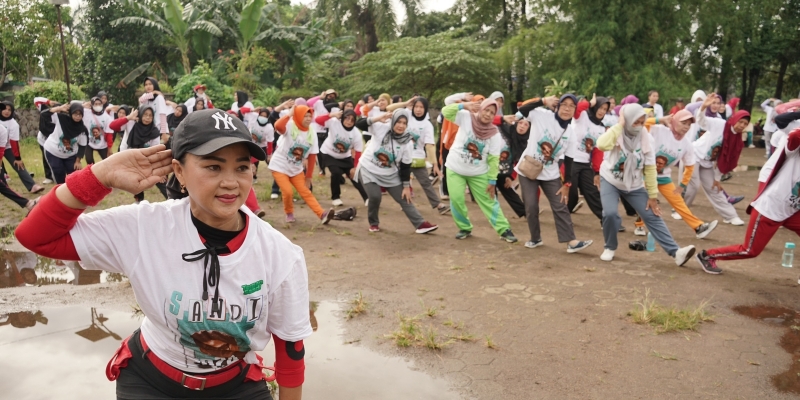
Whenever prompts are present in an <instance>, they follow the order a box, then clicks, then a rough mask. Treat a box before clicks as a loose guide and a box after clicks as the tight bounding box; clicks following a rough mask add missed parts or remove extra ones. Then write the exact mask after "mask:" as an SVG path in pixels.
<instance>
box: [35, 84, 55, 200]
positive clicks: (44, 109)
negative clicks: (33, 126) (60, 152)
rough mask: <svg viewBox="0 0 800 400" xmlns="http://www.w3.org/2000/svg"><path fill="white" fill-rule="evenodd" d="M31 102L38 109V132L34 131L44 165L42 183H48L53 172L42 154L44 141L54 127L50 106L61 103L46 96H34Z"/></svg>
mask: <svg viewBox="0 0 800 400" xmlns="http://www.w3.org/2000/svg"><path fill="white" fill-rule="evenodd" d="M33 102H34V106H35V107H36V109H37V110H39V132H37V133H36V141H37V142H38V143H39V150H40V151H41V152H42V167H44V178H45V179H44V181H42V184H43V185H48V184H51V183H53V172H52V171H51V170H50V164H48V163H47V157H45V155H44V142H45V141H47V137H48V136H50V134H51V133H53V131H54V130H55V129H56V124H54V123H53V113H52V112H50V107H58V106H60V105H61V103H57V102H51V101H50V99H48V98H46V97H35V98H34V99H33Z"/></svg>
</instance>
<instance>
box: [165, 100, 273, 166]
mask: <svg viewBox="0 0 800 400" xmlns="http://www.w3.org/2000/svg"><path fill="white" fill-rule="evenodd" d="M236 143H242V144H244V145H246V146H247V149H248V150H250V155H251V156H252V157H254V158H256V159H258V160H261V161H264V160H266V159H267V154H266V153H264V150H263V149H262V148H261V147H258V145H257V144H255V143H254V142H253V138H252V136H251V135H250V131H249V130H248V129H247V126H245V124H244V122H242V121H241V120H240V119H239V118H236V117H235V116H233V115H231V114H228V113H226V112H224V111H222V110H220V109H218V108H212V109H207V110H200V111H195V112H193V113H191V114H189V115H188V116H186V118H185V119H184V120H183V121H182V122H181V123H180V125H178V127H177V128H176V129H175V133H174V134H173V136H172V157H173V158H175V159H180V158H182V157H183V156H184V155H185V154H186V153H190V154H194V155H196V156H206V155H209V154H211V153H213V152H215V151H217V150H219V149H221V148H223V147H226V146H230V145H232V144H236Z"/></svg>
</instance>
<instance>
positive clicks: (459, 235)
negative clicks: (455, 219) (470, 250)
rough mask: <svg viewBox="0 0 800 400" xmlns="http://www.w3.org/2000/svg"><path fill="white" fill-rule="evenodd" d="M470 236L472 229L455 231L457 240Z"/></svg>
mask: <svg viewBox="0 0 800 400" xmlns="http://www.w3.org/2000/svg"><path fill="white" fill-rule="evenodd" d="M470 236H472V231H458V233H456V239H458V240H464V239H466V238H468V237H470Z"/></svg>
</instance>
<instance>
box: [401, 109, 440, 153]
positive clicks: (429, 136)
mask: <svg viewBox="0 0 800 400" xmlns="http://www.w3.org/2000/svg"><path fill="white" fill-rule="evenodd" d="M426 117H427V115H426ZM408 132H409V133H410V134H411V140H413V141H414V151H413V153H412V155H411V157H412V158H416V159H419V158H422V159H424V158H426V156H425V145H428V144H436V141H435V140H434V138H433V125H432V124H431V121H429V120H428V119H423V120H422V121H417V119H416V118H414V116H411V120H410V121H408Z"/></svg>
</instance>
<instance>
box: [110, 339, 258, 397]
mask: <svg viewBox="0 0 800 400" xmlns="http://www.w3.org/2000/svg"><path fill="white" fill-rule="evenodd" d="M139 335H140V332H139V330H137V331H136V332H134V333H133V335H132V336H131V338H130V339H129V340H128V346H129V347H130V350H131V354H132V355H133V357H131V359H129V360H128V366H127V367H125V368H122V369H121V370H120V375H119V378H117V399H119V400H127V399H137V400H153V399H256V400H272V395H270V394H269V389H268V388H267V384H266V382H264V381H261V382H244V379H245V375H247V370H248V368H247V367H246V368H243V369H242V371H241V373H240V374H239V376H237V377H235V378H233V379H231V380H230V381H228V382H227V383H223V384H222V385H219V386H214V387H212V388H208V389H205V390H193V389H188V388H185V387H183V385H181V384H180V383H179V382H175V381H173V380H172V379H170V378H167V377H166V376H164V374H162V373H161V372H160V371H159V370H158V369H156V367H155V366H154V365H153V363H151V362H150V360H148V359H147V358H146V357H145V355H144V350H143V349H142V342H141V339H140V336H139ZM234 368H235V367H234Z"/></svg>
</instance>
